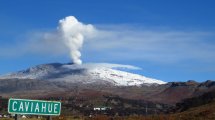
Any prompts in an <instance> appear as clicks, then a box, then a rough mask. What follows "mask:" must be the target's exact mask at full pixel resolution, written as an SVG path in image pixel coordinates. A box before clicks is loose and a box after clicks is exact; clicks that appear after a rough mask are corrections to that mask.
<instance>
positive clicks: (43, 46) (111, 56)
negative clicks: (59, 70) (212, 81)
mask: <svg viewBox="0 0 215 120" xmlns="http://www.w3.org/2000/svg"><path fill="white" fill-rule="evenodd" d="M95 28H96V26H95ZM213 34H214V33H211V32H202V31H188V30H171V29H168V30H164V29H162V30H161V29H158V30H156V29H151V30H146V29H141V28H134V27H131V26H120V25H118V26H117V25H115V26H114V25H112V26H102V27H97V29H96V34H95V35H94V36H93V37H91V38H87V39H86V41H85V43H84V47H83V48H82V51H83V53H84V54H83V56H84V57H88V60H90V59H94V60H95V59H97V60H102V59H106V60H109V61H111V60H113V61H115V60H117V61H120V60H121V61H126V60H139V61H141V60H143V61H151V62H158V63H177V62H181V61H187V60H195V61H201V62H213V61H215V54H214V52H213V51H215V43H214V42H213V39H214V38H215V36H214V35H213ZM17 51H18V52H17ZM26 54H38V55H40V54H46V55H57V56H59V55H67V54H68V49H67V48H66V47H65V45H64V43H63V42H62V40H60V38H59V37H58V35H57V33H56V32H53V31H52V32H36V33H33V34H31V35H30V37H29V38H28V39H27V40H25V41H24V42H22V43H18V44H11V45H9V46H7V47H3V46H1V48H0V56H1V57H8V56H17V55H26ZM100 62H103V61H100Z"/></svg>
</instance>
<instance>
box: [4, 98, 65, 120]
mask: <svg viewBox="0 0 215 120" xmlns="http://www.w3.org/2000/svg"><path fill="white" fill-rule="evenodd" d="M8 112H9V113H11V114H25V115H47V116H58V115H60V112H61V102H56V101H42V100H28V99H12V98H11V99H9V102H8ZM16 116H17V115H16ZM16 119H17V118H16Z"/></svg>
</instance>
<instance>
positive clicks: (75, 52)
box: [58, 16, 95, 64]
mask: <svg viewBox="0 0 215 120" xmlns="http://www.w3.org/2000/svg"><path fill="white" fill-rule="evenodd" d="M58 30H59V32H60V34H61V36H62V39H63V41H64V43H65V45H66V46H67V47H68V48H69V52H70V57H71V59H72V61H73V63H74V64H82V60H81V59H80V57H81V52H80V49H81V48H82V45H83V42H84V39H85V38H87V37H90V36H91V35H92V34H93V32H94V31H95V29H94V27H93V26H92V25H90V24H88V25H85V24H83V23H81V22H79V21H78V20H77V19H76V18H75V17H74V16H68V17H66V18H64V19H61V20H60V21H59V27H58Z"/></svg>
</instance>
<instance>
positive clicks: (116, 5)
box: [0, 0, 215, 81]
mask: <svg viewBox="0 0 215 120" xmlns="http://www.w3.org/2000/svg"><path fill="white" fill-rule="evenodd" d="M214 4H215V2H214V1H213V0H207V1H203V0H189V1H188V0H174V1H173V0H150V1H149V0H106V1H104V0H103V1H102V0H91V1H87V0H85V1H84V0H37V1H33V0H17V1H12V0H1V1H0V74H5V73H8V72H12V71H17V70H22V69H25V68H27V67H30V66H33V65H37V64H43V63H50V62H69V61H70V58H69V57H68V55H66V54H59V53H57V50H53V51H52V52H50V49H48V50H47V49H44V50H45V51H48V52H41V51H36V52H35V51H34V52H32V51H30V52H29V49H30V48H28V49H23V48H25V47H27V45H28V44H30V43H29V39H34V40H37V39H38V41H39V42H36V44H35V46H39V44H40V45H41V44H43V42H41V40H40V37H35V36H36V35H38V34H41V33H46V32H50V31H54V30H56V28H57V26H58V21H59V20H60V19H62V18H65V17H66V16H71V15H72V16H75V17H76V18H77V19H78V20H79V21H80V22H82V23H84V24H92V25H93V26H94V27H95V28H96V29H98V30H99V31H104V32H105V33H108V36H106V37H99V38H96V39H97V40H90V41H87V42H85V43H84V46H83V48H82V60H83V62H84V63H86V62H110V63H120V64H130V65H134V66H138V67H141V68H142V69H143V70H142V71H135V72H137V73H139V74H143V75H145V76H149V77H153V78H157V79H161V80H164V81H186V80H197V81H205V80H208V79H210V80H214V79H215V74H214V73H215V55H214V54H213V51H214V50H215V35H214V33H215V22H214V21H215V16H214V11H215V7H214ZM102 35H103V34H102ZM105 35H106V34H105ZM105 35H104V36H105ZM98 39H101V40H98ZM53 42H54V41H53ZM51 45H52V44H50V45H47V46H45V48H49V47H50V48H51V47H52V46H51ZM54 53H56V54H54Z"/></svg>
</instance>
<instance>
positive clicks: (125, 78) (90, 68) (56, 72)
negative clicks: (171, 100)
mask: <svg viewBox="0 0 215 120" xmlns="http://www.w3.org/2000/svg"><path fill="white" fill-rule="evenodd" d="M122 69H140V68H138V67H135V66H130V65H120V64H109V63H88V64H82V65H76V64H60V63H52V64H43V65H38V66H35V67H31V68H29V69H26V70H23V71H19V72H15V73H10V74H7V75H3V76H0V79H12V78H18V79H41V80H48V81H57V82H60V81H64V82H69V83H81V84H111V85H115V86H140V85H142V84H145V85H151V84H165V82H163V81H161V80H156V79H153V78H148V77H145V76H142V75H138V74H133V73H130V72H126V71H123V70H122Z"/></svg>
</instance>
